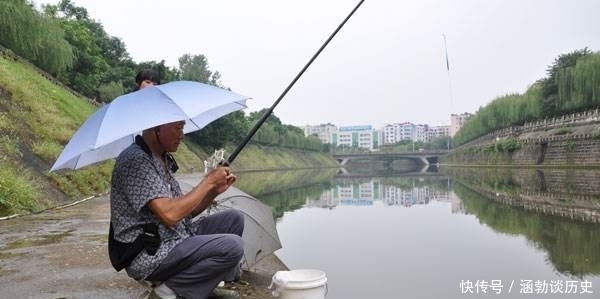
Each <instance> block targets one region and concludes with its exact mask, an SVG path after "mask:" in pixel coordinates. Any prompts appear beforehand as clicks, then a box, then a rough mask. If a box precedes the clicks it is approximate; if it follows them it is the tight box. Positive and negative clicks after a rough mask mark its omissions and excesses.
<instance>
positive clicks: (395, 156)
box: [332, 150, 448, 166]
mask: <svg viewBox="0 0 600 299" xmlns="http://www.w3.org/2000/svg"><path fill="white" fill-rule="evenodd" d="M446 154H448V151H446V150H443V151H442V150H438V151H420V152H397V153H388V152H366V153H334V154H332V157H333V158H334V159H336V160H337V161H338V163H339V164H340V166H344V165H346V163H348V161H350V160H358V159H362V160H364V159H369V160H373V161H383V162H386V163H388V164H389V163H392V162H393V161H396V160H412V161H413V162H415V163H416V164H420V165H430V164H437V163H438V162H439V158H440V157H441V156H444V155H446Z"/></svg>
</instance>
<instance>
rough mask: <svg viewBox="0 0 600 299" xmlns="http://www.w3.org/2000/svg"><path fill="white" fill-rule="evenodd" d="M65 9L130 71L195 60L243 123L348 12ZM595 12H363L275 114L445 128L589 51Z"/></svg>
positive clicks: (571, 8) (231, 4)
mask: <svg viewBox="0 0 600 299" xmlns="http://www.w3.org/2000/svg"><path fill="white" fill-rule="evenodd" d="M35 2H36V3H38V4H39V3H50V4H56V3H57V2H58V0H46V1H39V0H38V1H35ZM72 3H73V4H74V5H76V6H80V7H85V8H86V9H87V10H88V13H89V17H90V18H91V19H94V20H96V21H98V22H100V23H102V24H103V26H104V29H105V31H106V32H107V33H108V34H109V35H111V36H115V37H118V38H120V39H121V40H122V41H123V42H124V43H125V45H126V47H127V50H128V52H129V53H130V55H131V57H132V58H133V60H134V61H136V62H143V61H150V60H155V61H161V60H165V62H166V64H167V65H168V66H171V67H178V58H179V57H181V56H182V55H184V54H191V55H200V54H202V55H204V56H206V58H207V60H208V63H209V68H210V70H211V71H218V72H219V73H220V74H221V83H222V85H224V86H226V87H229V88H231V89H232V90H233V91H235V92H238V93H240V94H243V95H246V96H248V97H251V98H252V100H250V101H248V104H249V105H248V109H247V110H246V112H247V113H248V112H252V111H258V110H261V109H263V108H269V107H271V105H273V103H274V102H275V100H277V98H279V96H280V95H281V94H282V93H283V91H284V90H285V88H286V87H287V86H288V85H289V84H290V83H291V82H292V80H293V79H294V77H296V75H298V73H299V72H300V70H301V69H302V68H303V67H304V66H305V65H306V64H307V63H308V61H309V60H310V58H311V57H312V56H313V55H314V54H315V53H316V52H317V50H318V49H319V48H320V47H321V46H322V45H323V43H324V42H325V41H326V40H327V38H328V37H329V36H330V35H331V34H332V33H333V31H334V30H335V29H336V28H337V26H338V25H339V24H340V23H341V22H342V21H343V20H344V18H346V16H347V15H348V14H349V13H350V12H351V11H352V9H353V8H354V7H355V6H356V5H357V4H358V3H359V1H358V0H335V1H334V0H301V1H300V0H293V1H292V0H252V1H249V0H219V1H204V0H202V1H196V0H170V1H161V0H146V1H126V0H120V1H115V0H103V1H97V0H72ZM599 11H600V1H598V0H485V1H483V0H454V1H442V0H438V1H436V0H404V1H400V0H366V1H364V3H363V4H362V5H361V6H360V7H359V8H358V10H357V11H356V13H355V14H354V15H353V16H352V17H351V18H350V19H349V20H348V22H347V23H346V24H345V25H344V27H343V28H342V29H341V30H340V31H339V32H338V33H337V35H336V36H335V37H334V38H333V40H331V42H330V43H329V44H328V45H327V47H326V48H325V49H324V50H323V52H321V54H320V55H319V56H318V57H317V59H316V60H315V61H314V62H313V63H312V64H311V66H310V67H309V68H308V69H307V70H306V72H305V73H304V74H303V75H302V76H301V77H300V79H299V80H298V81H297V82H296V84H295V85H294V86H293V87H292V88H291V89H290V90H289V92H288V93H287V94H286V95H285V97H284V98H283V99H282V101H281V102H280V103H279V105H277V107H276V108H275V110H274V114H275V115H276V116H277V117H279V118H280V119H281V121H282V122H283V123H285V124H291V125H296V126H305V125H318V124H324V123H331V124H334V125H336V126H352V125H372V126H373V127H374V128H376V129H377V128H380V127H381V126H383V125H385V124H393V123H401V122H412V123H415V124H428V125H431V126H438V125H449V123H450V114H451V113H463V112H469V113H475V112H476V111H477V109H479V107H482V106H485V105H486V104H488V103H489V102H491V101H492V100H494V99H495V98H498V97H500V96H503V95H507V94H513V93H524V92H525V91H526V90H527V88H528V87H529V86H530V85H531V84H533V83H534V82H535V81H537V80H539V79H542V78H545V77H546V76H547V73H546V71H547V69H548V66H550V65H552V64H553V63H554V61H555V59H556V58H558V56H559V55H561V54H567V53H570V52H573V51H575V50H580V49H583V48H585V47H588V49H589V50H591V51H594V52H597V51H600V18H598V16H597V14H598V12H599ZM446 53H447V55H446ZM446 58H447V61H448V65H449V69H448V68H447V64H446Z"/></svg>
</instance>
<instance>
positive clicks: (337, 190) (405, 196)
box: [305, 178, 464, 213]
mask: <svg viewBox="0 0 600 299" xmlns="http://www.w3.org/2000/svg"><path fill="white" fill-rule="evenodd" d="M445 180H446V181H447V185H446V186H445V188H444V190H440V187H439V186H435V187H434V186H427V185H425V184H426V183H425V184H424V180H423V179H420V178H412V179H410V181H408V183H409V186H406V185H407V184H406V181H405V182H404V184H403V186H402V187H400V186H397V185H392V184H386V183H383V182H381V180H379V179H371V180H369V181H366V182H360V183H353V184H338V185H336V186H334V187H332V188H330V189H326V190H324V191H323V192H322V193H321V195H320V196H319V197H318V198H316V199H313V198H306V202H305V207H318V208H328V209H332V208H335V207H336V206H372V205H374V204H375V203H378V202H379V203H381V204H383V205H386V206H402V207H412V206H415V205H427V204H429V203H430V202H432V201H435V202H447V203H451V206H452V212H453V213H464V205H463V204H462V201H461V200H460V199H459V198H458V197H457V196H456V194H454V192H451V191H448V190H449V187H450V186H449V184H450V183H449V179H445Z"/></svg>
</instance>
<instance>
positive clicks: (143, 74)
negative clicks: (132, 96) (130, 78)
mask: <svg viewBox="0 0 600 299" xmlns="http://www.w3.org/2000/svg"><path fill="white" fill-rule="evenodd" d="M144 80H150V81H152V82H154V84H157V85H158V84H160V75H159V74H158V72H157V71H155V70H153V69H144V70H141V71H139V72H138V73H137V75H135V85H136V86H135V90H138V89H139V88H140V84H142V82H143V81H144Z"/></svg>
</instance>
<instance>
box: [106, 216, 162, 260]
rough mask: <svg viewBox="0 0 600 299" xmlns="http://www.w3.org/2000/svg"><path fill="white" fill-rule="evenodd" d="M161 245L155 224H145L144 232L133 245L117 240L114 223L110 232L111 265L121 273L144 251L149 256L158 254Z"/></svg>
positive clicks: (109, 253) (109, 250)
mask: <svg viewBox="0 0 600 299" xmlns="http://www.w3.org/2000/svg"><path fill="white" fill-rule="evenodd" d="M160 243H161V241H160V235H159V234H158V225H156V224H155V223H147V224H144V232H143V233H142V234H140V235H139V236H138V237H137V238H135V240H134V241H133V242H132V243H123V242H119V241H117V240H115V233H114V230H113V228H112V222H111V223H110V228H109V231H108V256H109V258H110V263H111V264H112V265H113V267H114V268H115V270H117V271H121V270H122V269H123V268H125V267H127V266H129V264H131V261H133V259H134V258H135V257H136V256H137V255H138V254H139V253H140V252H141V251H142V250H144V249H145V250H146V252H147V253H148V254H149V255H154V254H156V251H157V250H158V247H160Z"/></svg>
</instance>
